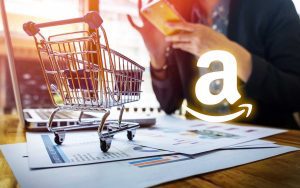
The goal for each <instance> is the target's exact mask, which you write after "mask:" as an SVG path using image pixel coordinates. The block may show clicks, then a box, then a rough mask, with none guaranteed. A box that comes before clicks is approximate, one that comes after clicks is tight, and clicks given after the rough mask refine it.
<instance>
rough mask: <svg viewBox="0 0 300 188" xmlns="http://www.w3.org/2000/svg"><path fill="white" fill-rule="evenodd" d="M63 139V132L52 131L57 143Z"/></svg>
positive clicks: (59, 143)
mask: <svg viewBox="0 0 300 188" xmlns="http://www.w3.org/2000/svg"><path fill="white" fill-rule="evenodd" d="M64 140H65V134H64V133H54V142H55V143H56V144H57V145H61V144H62V143H63V142H64Z"/></svg>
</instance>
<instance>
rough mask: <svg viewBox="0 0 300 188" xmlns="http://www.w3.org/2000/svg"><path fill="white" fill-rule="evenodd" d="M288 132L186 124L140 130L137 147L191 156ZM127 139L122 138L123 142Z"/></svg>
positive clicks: (210, 124) (233, 126)
mask: <svg viewBox="0 0 300 188" xmlns="http://www.w3.org/2000/svg"><path fill="white" fill-rule="evenodd" d="M283 132H286V131H285V130H281V129H273V128H260V127H254V126H236V125H230V124H221V123H219V124H217V123H206V122H200V121H198V122H196V121H191V122H189V121H185V124H182V126H170V125H164V126H156V127H153V128H149V129H142V130H139V132H138V134H139V136H137V137H136V139H135V140H134V143H135V144H137V145H142V146H147V147H151V148H158V149H162V150H168V151H173V152H176V153H183V154H188V155H195V154H199V153H203V152H207V151H212V150H216V149H221V148H226V147H229V146H233V145H236V144H240V143H244V142H248V141H252V140H256V139H260V138H264V137H268V136H271V135H275V134H279V133H283ZM122 137H124V135H123V136H122V135H118V138H120V139H124V138H122Z"/></svg>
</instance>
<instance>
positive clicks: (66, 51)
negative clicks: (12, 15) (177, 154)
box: [23, 12, 145, 152]
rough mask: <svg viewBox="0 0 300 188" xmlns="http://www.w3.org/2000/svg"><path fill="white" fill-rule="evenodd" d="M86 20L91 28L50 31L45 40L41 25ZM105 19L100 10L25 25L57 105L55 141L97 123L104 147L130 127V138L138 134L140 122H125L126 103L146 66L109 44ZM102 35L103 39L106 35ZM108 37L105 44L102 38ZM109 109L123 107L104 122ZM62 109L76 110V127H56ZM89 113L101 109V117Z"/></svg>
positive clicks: (137, 87)
mask: <svg viewBox="0 0 300 188" xmlns="http://www.w3.org/2000/svg"><path fill="white" fill-rule="evenodd" d="M80 22H85V23H87V24H88V26H89V28H90V30H92V31H93V32H89V31H79V32H70V33H63V34H57V35H51V36H49V37H48V38H45V37H44V36H43V35H42V34H41V32H40V28H45V27H52V26H59V25H60V26H61V25H67V24H75V23H80ZM102 22H103V21H102V19H101V17H100V16H99V14H98V13H97V12H90V13H88V14H86V15H85V16H84V17H81V18H74V19H68V20H60V21H54V22H48V23H41V24H35V23H33V22H28V23H25V24H24V25H23V28H24V30H25V32H26V33H27V34H28V35H29V36H33V37H34V40H35V44H36V47H37V51H38V55H39V59H40V65H41V68H42V73H43V75H44V78H45V81H46V85H47V88H48V90H49V93H50V96H51V100H52V102H53V104H54V105H55V106H56V107H57V108H56V109H55V110H54V111H53V112H52V114H51V116H50V118H49V122H48V124H47V128H48V130H49V131H51V132H53V133H54V135H55V137H54V141H55V143H56V144H58V145H60V144H62V143H63V141H64V139H65V133H66V131H69V130H76V129H85V128H95V127H98V135H99V139H100V148H101V150H102V151H103V152H106V151H108V149H109V148H110V145H111V142H112V138H113V136H114V135H115V134H116V133H119V132H122V131H127V137H128V139H129V140H132V139H133V137H134V136H135V132H136V129H137V128H138V127H139V124H137V123H131V122H122V115H123V111H124V104H125V103H129V102H134V101H137V100H139V99H140V94H141V83H142V74H143V72H144V70H145V69H144V68H143V67H142V66H140V65H138V64H137V63H135V62H134V61H132V60H130V59H128V58H127V57H125V56H124V55H122V54H120V53H118V52H116V51H114V50H112V49H110V48H109V44H108V40H107V36H106V32H105V30H104V28H103V27H102ZM102 37H103V38H102ZM101 40H104V44H105V45H102V44H100V41H101ZM111 107H119V108H120V115H119V119H118V121H108V120H106V119H107V117H108V116H109V114H110V111H109V109H110V108H111ZM59 111H77V112H78V114H79V115H78V122H77V123H76V124H74V125H67V126H62V127H54V126H52V125H53V120H54V118H55V115H56V113H57V112H59ZM86 112H99V113H103V114H104V115H103V116H102V118H101V120H88V119H85V118H82V117H83V115H84V113H86Z"/></svg>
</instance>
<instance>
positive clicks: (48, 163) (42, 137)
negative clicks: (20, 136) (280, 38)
mask: <svg viewBox="0 0 300 188" xmlns="http://www.w3.org/2000/svg"><path fill="white" fill-rule="evenodd" d="M125 137H126V136H125ZM26 138H27V149H28V156H29V158H28V159H29V166H30V168H32V169H34V168H49V167H60V166H71V165H82V164H90V163H101V162H111V161H119V160H125V159H133V158H143V157H149V156H159V155H168V154H172V153H174V152H170V151H162V150H159V149H152V148H148V147H143V146H137V145H134V144H132V143H131V142H130V141H128V140H126V141H120V140H118V139H113V141H112V145H111V148H110V149H109V151H108V152H107V153H104V152H102V151H101V149H100V143H99V138H98V134H97V132H96V131H84V132H68V133H67V134H66V139H65V141H64V143H63V144H62V145H60V146H59V145H57V144H55V143H54V141H53V138H54V135H53V134H51V133H43V134H41V133H27V134H26Z"/></svg>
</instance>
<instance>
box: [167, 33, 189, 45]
mask: <svg viewBox="0 0 300 188" xmlns="http://www.w3.org/2000/svg"><path fill="white" fill-rule="evenodd" d="M192 38H193V35H192V33H178V34H174V35H171V36H167V37H166V39H165V40H166V42H174V43H176V42H177V43H178V42H191V41H192Z"/></svg>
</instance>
